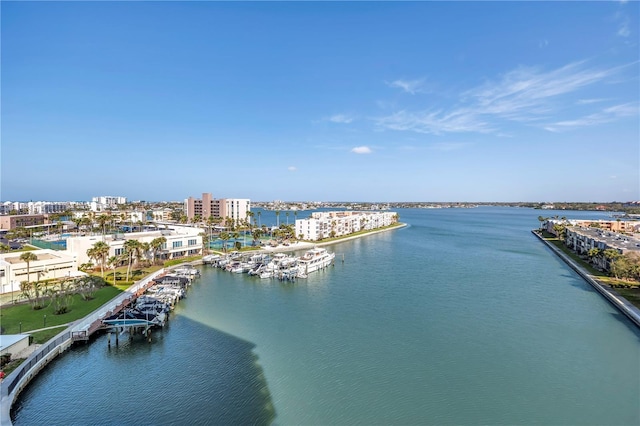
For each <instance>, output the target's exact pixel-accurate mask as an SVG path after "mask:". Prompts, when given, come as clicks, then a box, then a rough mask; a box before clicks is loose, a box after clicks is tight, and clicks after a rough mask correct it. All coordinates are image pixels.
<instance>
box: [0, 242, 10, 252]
mask: <svg viewBox="0 0 640 426" xmlns="http://www.w3.org/2000/svg"><path fill="white" fill-rule="evenodd" d="M9 250H11V247H9V246H8V245H7V244H4V243H0V253H4V252H7V251H9Z"/></svg>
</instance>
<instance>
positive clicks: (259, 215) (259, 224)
mask: <svg viewBox="0 0 640 426" xmlns="http://www.w3.org/2000/svg"><path fill="white" fill-rule="evenodd" d="M261 216H262V212H261V211H260V212H258V226H259V227H261V228H262V224H261V223H260V217H261Z"/></svg>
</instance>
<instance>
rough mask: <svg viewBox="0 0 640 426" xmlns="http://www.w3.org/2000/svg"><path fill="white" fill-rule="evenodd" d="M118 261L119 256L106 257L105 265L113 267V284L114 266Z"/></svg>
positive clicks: (114, 282)
mask: <svg viewBox="0 0 640 426" xmlns="http://www.w3.org/2000/svg"><path fill="white" fill-rule="evenodd" d="M119 263H120V258H119V257H118V256H111V257H109V259H107V265H108V266H110V267H111V268H112V269H113V284H114V285H115V284H116V268H117V267H118V264H119Z"/></svg>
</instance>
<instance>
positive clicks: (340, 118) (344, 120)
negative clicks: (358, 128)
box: [328, 114, 353, 124]
mask: <svg viewBox="0 0 640 426" xmlns="http://www.w3.org/2000/svg"><path fill="white" fill-rule="evenodd" d="M328 120H329V121H331V122H332V123H340V124H349V123H351V122H352V121H353V117H351V116H348V115H345V114H335V115H332V116H331V117H329V118H328Z"/></svg>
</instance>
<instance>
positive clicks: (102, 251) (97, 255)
mask: <svg viewBox="0 0 640 426" xmlns="http://www.w3.org/2000/svg"><path fill="white" fill-rule="evenodd" d="M90 251H93V253H92V254H93V256H92V255H90V254H89V252H90ZM87 254H88V255H89V257H93V258H94V259H95V260H96V261H97V262H98V263H100V273H101V275H102V278H104V264H105V262H106V259H107V256H108V255H109V244H107V243H105V242H104V241H98V242H97V243H95V244H94V245H93V247H92V248H90V249H89V250H87Z"/></svg>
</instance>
